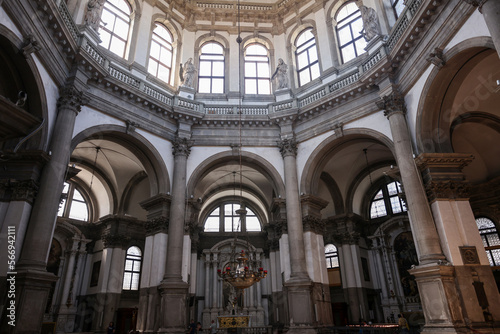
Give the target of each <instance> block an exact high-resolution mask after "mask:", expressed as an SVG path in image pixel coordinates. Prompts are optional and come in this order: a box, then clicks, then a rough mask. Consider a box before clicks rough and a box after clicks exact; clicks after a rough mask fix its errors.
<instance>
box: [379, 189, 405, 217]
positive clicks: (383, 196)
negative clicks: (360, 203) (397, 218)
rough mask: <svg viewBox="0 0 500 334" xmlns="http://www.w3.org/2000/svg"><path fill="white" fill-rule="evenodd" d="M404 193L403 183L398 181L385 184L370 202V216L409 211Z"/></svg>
mask: <svg viewBox="0 0 500 334" xmlns="http://www.w3.org/2000/svg"><path fill="white" fill-rule="evenodd" d="M402 194H403V191H402V189H401V184H400V183H399V182H397V181H394V182H391V183H388V184H385V185H383V186H382V187H381V188H380V189H379V191H377V193H376V194H375V196H373V199H372V201H371V202H370V218H371V219H373V218H379V217H384V216H387V215H393V214H398V213H402V212H405V211H407V209H406V204H405V203H404V201H403V199H402V196H401V195H402Z"/></svg>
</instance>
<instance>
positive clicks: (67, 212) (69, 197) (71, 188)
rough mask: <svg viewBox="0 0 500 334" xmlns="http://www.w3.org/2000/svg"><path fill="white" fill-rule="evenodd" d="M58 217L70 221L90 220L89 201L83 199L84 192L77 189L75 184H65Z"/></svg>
mask: <svg viewBox="0 0 500 334" xmlns="http://www.w3.org/2000/svg"><path fill="white" fill-rule="evenodd" d="M57 215H58V216H59V217H65V218H70V219H77V220H83V221H88V220H89V206H88V205H87V200H86V199H85V197H83V195H82V192H81V191H80V190H78V189H77V187H76V184H75V183H68V182H64V188H63V191H62V195H61V204H60V205H59V211H58V213H57Z"/></svg>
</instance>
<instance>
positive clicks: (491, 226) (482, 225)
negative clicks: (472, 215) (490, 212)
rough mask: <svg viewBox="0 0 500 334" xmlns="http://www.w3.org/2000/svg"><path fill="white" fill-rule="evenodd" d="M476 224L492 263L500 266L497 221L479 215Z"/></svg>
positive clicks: (499, 239) (499, 241) (499, 242)
mask: <svg viewBox="0 0 500 334" xmlns="http://www.w3.org/2000/svg"><path fill="white" fill-rule="evenodd" d="M476 224H477V228H478V230H479V234H480V235H481V239H482V240H483V245H484V249H485V251H486V256H487V257H488V260H489V262H490V265H491V266H495V267H496V266H500V238H499V236H498V232H497V229H496V225H495V223H494V222H493V221H492V220H491V219H489V218H486V217H479V218H476Z"/></svg>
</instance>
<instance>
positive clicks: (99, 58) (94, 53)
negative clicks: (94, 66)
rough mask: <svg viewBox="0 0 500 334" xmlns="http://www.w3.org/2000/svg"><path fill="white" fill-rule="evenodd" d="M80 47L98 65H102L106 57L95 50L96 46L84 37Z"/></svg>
mask: <svg viewBox="0 0 500 334" xmlns="http://www.w3.org/2000/svg"><path fill="white" fill-rule="evenodd" d="M82 49H83V50H84V51H85V52H86V53H87V54H88V55H89V56H90V57H91V58H92V59H94V60H95V61H96V62H97V63H98V64H99V65H101V66H104V64H105V60H106V58H104V56H103V55H102V54H101V53H100V52H99V51H97V48H96V47H94V46H93V45H92V44H90V43H89V42H88V41H87V40H86V39H84V40H83V41H82Z"/></svg>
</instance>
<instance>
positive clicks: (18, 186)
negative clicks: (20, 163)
mask: <svg viewBox="0 0 500 334" xmlns="http://www.w3.org/2000/svg"><path fill="white" fill-rule="evenodd" d="M37 192H38V184H37V183H36V182H35V181H33V180H21V181H13V180H10V179H3V180H0V201H6V202H14V201H25V202H28V203H30V204H33V201H34V199H35V197H36V194H37Z"/></svg>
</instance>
